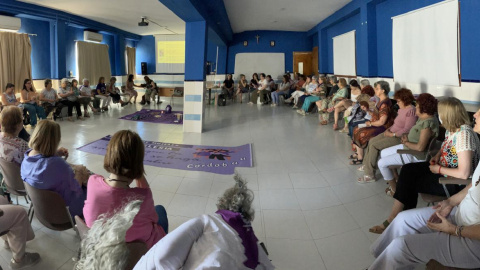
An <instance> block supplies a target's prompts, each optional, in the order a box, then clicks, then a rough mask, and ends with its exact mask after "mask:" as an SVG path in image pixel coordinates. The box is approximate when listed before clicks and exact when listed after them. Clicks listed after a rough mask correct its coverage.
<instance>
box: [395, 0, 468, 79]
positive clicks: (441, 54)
mask: <svg viewBox="0 0 480 270" xmlns="http://www.w3.org/2000/svg"><path fill="white" fill-rule="evenodd" d="M392 19H393V51H392V53H393V77H394V79H395V81H396V82H397V81H398V82H400V83H427V84H434V85H451V86H459V84H460V79H459V73H460V68H459V67H460V60H459V59H460V58H459V46H458V35H459V9H458V1H457V0H453V1H444V2H440V3H438V4H435V5H431V6H428V7H426V8H423V9H418V10H414V11H412V12H409V13H406V14H403V15H400V16H397V17H393V18H392Z"/></svg>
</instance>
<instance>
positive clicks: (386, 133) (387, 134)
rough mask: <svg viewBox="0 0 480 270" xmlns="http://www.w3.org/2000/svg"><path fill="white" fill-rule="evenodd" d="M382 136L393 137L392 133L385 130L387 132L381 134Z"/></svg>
mask: <svg viewBox="0 0 480 270" xmlns="http://www.w3.org/2000/svg"><path fill="white" fill-rule="evenodd" d="M383 136H385V137H393V133H392V132H390V130H388V129H387V130H385V132H383Z"/></svg>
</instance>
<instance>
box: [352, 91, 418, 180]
mask: <svg viewBox="0 0 480 270" xmlns="http://www.w3.org/2000/svg"><path fill="white" fill-rule="evenodd" d="M393 98H394V99H395V100H396V101H397V104H398V107H399V110H398V112H397V117H395V120H394V121H393V125H392V126H391V127H390V128H388V129H387V130H385V132H383V133H381V134H379V135H377V136H375V137H373V138H371V139H370V141H369V142H368V146H367V148H366V149H365V153H364V158H363V160H364V162H363V166H362V167H361V168H360V170H363V171H364V176H363V177H360V178H359V179H358V180H357V182H358V183H361V184H364V183H371V182H375V181H376V178H375V168H376V166H377V159H378V154H380V151H382V150H383V149H385V148H388V147H390V146H394V145H398V144H400V142H401V140H400V138H401V137H402V136H403V134H408V133H409V132H410V130H411V129H412V127H413V126H414V125H415V123H416V122H417V119H418V117H417V115H416V113H415V112H416V110H415V106H413V105H412V102H413V101H414V100H415V98H414V97H413V94H412V91H410V90H409V89H406V88H402V89H400V90H398V91H397V92H395V95H394V96H393ZM354 163H355V162H352V163H351V164H352V165H354Z"/></svg>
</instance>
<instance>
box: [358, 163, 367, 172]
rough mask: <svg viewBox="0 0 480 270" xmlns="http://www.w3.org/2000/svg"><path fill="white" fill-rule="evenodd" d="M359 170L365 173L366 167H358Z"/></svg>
mask: <svg viewBox="0 0 480 270" xmlns="http://www.w3.org/2000/svg"><path fill="white" fill-rule="evenodd" d="M357 170H358V171H360V172H363V171H364V170H365V165H362V166H360V167H358V169H357Z"/></svg>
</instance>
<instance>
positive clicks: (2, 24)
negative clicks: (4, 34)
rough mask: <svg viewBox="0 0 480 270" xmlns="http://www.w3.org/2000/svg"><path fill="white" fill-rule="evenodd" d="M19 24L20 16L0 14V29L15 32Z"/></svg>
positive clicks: (20, 22)
mask: <svg viewBox="0 0 480 270" xmlns="http://www.w3.org/2000/svg"><path fill="white" fill-rule="evenodd" d="M21 26H22V21H21V20H20V18H16V17H9V16H1V15H0V30H3V31H12V32H16V31H18V30H20V27H21Z"/></svg>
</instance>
